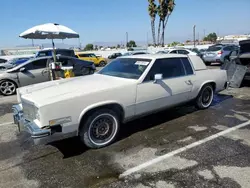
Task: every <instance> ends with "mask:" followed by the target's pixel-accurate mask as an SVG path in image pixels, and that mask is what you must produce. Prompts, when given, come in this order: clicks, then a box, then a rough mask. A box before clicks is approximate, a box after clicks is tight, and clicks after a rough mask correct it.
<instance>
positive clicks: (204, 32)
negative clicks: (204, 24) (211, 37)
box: [203, 29, 206, 38]
mask: <svg viewBox="0 0 250 188" xmlns="http://www.w3.org/2000/svg"><path fill="white" fill-rule="evenodd" d="M203 32H204V38H205V37H206V29H204V30H203Z"/></svg>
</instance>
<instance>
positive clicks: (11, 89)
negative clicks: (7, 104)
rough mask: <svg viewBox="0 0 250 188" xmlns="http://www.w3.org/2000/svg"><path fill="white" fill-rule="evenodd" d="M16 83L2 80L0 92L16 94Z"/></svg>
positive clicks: (6, 94)
mask: <svg viewBox="0 0 250 188" xmlns="http://www.w3.org/2000/svg"><path fill="white" fill-rule="evenodd" d="M16 88H17V87H16V84H15V83H14V82H12V81H10V80H3V81H1V82H0V93H1V94H2V95H4V96H10V95H14V94H15V93H16Z"/></svg>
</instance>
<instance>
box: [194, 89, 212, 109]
mask: <svg viewBox="0 0 250 188" xmlns="http://www.w3.org/2000/svg"><path fill="white" fill-rule="evenodd" d="M213 98H214V89H213V87H212V85H211V84H206V85H205V86H203V87H202V89H201V91H200V93H199V95H198V97H197V99H196V102H195V106H196V108H198V109H206V108H208V107H209V106H210V105H211V104H212V102H213Z"/></svg>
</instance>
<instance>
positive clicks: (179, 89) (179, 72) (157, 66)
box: [136, 58, 194, 115]
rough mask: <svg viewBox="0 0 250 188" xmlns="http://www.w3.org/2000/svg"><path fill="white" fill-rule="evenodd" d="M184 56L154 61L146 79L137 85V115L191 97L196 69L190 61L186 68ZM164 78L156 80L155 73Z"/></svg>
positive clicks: (175, 103) (172, 104) (178, 102)
mask: <svg viewBox="0 0 250 188" xmlns="http://www.w3.org/2000/svg"><path fill="white" fill-rule="evenodd" d="M182 59H183V58H166V59H158V60H156V61H155V62H154V64H153V66H152V67H151V69H150V71H149V73H148V74H147V76H146V77H145V79H144V81H143V82H142V83H140V84H138V86H137V98H136V115H140V114H144V113H147V112H151V111H155V110H160V109H163V108H166V107H171V106H174V105H177V104H180V103H182V102H186V101H188V100H189V98H190V93H191V91H192V87H193V84H192V79H193V75H194V71H193V69H192V66H191V65H190V63H189V62H188V59H187V58H184V59H185V60H186V63H187V62H188V63H189V66H188V64H187V67H189V69H188V70H186V69H185V67H184V65H185V62H184V61H183V60H184V59H183V60H182ZM155 74H162V75H163V79H162V80H160V81H157V82H154V75H155Z"/></svg>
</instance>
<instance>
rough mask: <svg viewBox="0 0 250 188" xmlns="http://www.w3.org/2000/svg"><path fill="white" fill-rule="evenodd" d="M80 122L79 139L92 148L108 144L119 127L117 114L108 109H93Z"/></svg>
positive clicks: (113, 138) (114, 136) (115, 135)
mask: <svg viewBox="0 0 250 188" xmlns="http://www.w3.org/2000/svg"><path fill="white" fill-rule="evenodd" d="M82 123H83V125H81V129H80V133H79V136H80V139H81V141H82V142H83V143H84V144H85V145H86V146H87V147H89V148H94V149H97V148H102V147H105V146H108V145H110V144H111V143H112V142H113V141H114V140H115V139H116V137H117V135H118V132H119V128H120V120H119V115H118V114H117V113H116V112H115V111H113V110H110V109H100V110H97V111H94V112H93V113H91V114H90V115H89V116H88V117H87V119H86V121H84V122H82Z"/></svg>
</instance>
